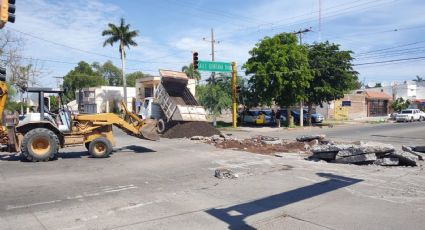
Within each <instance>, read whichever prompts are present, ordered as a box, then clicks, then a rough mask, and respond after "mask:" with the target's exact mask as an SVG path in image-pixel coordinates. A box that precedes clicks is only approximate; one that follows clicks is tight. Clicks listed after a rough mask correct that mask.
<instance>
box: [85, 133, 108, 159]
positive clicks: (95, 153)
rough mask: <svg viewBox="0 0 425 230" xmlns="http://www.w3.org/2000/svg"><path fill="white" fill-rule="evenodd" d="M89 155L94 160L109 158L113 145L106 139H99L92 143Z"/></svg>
mask: <svg viewBox="0 0 425 230" xmlns="http://www.w3.org/2000/svg"><path fill="white" fill-rule="evenodd" d="M89 153H90V155H91V156H92V157H94V158H105V157H109V155H110V154H111V153H112V144H111V142H110V141H109V140H108V139H106V138H105V137H98V138H96V139H94V140H93V141H91V142H90V144H89Z"/></svg>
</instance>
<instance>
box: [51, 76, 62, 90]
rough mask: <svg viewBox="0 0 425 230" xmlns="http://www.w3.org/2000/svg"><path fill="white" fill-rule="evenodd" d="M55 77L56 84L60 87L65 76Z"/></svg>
mask: <svg viewBox="0 0 425 230" xmlns="http://www.w3.org/2000/svg"><path fill="white" fill-rule="evenodd" d="M53 78H56V84H57V86H58V88H60V85H61V82H62V81H63V78H64V77H59V76H57V77H53Z"/></svg>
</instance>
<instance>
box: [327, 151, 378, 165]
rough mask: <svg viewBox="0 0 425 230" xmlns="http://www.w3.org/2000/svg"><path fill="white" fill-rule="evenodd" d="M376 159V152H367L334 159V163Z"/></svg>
mask: <svg viewBox="0 0 425 230" xmlns="http://www.w3.org/2000/svg"><path fill="white" fill-rule="evenodd" d="M377 159H378V158H377V157H376V154H374V153H369V154H362V155H355V156H349V157H344V158H340V159H336V160H335V163H343V164H354V163H363V162H372V161H376V160H377Z"/></svg>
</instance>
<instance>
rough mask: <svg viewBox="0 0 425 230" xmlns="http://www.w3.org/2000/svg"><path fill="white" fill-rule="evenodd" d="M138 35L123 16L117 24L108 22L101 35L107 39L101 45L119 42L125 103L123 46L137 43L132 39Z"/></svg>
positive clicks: (125, 85)
mask: <svg viewBox="0 0 425 230" xmlns="http://www.w3.org/2000/svg"><path fill="white" fill-rule="evenodd" d="M138 35H139V32H138V31H137V30H133V31H131V30H130V24H125V20H124V18H121V20H120V24H119V25H114V24H112V23H109V24H108V29H106V30H104V31H103V32H102V36H107V39H106V40H105V42H104V43H103V46H104V47H105V46H106V45H108V44H109V45H111V46H113V45H114V43H116V42H118V43H119V52H120V55H121V73H122V79H123V87H124V102H125V103H126V104H127V81H126V78H125V56H126V55H125V47H127V48H129V49H130V46H137V43H136V42H135V41H134V40H133V39H134V38H135V37H137V36H138Z"/></svg>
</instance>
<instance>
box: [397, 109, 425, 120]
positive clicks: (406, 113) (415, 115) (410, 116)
mask: <svg viewBox="0 0 425 230" xmlns="http://www.w3.org/2000/svg"><path fill="white" fill-rule="evenodd" d="M395 120H396V121H397V122H399V121H405V122H407V121H423V120H425V115H424V113H423V112H422V111H421V110H419V109H405V110H403V111H401V113H398V114H397V115H396V117H395Z"/></svg>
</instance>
